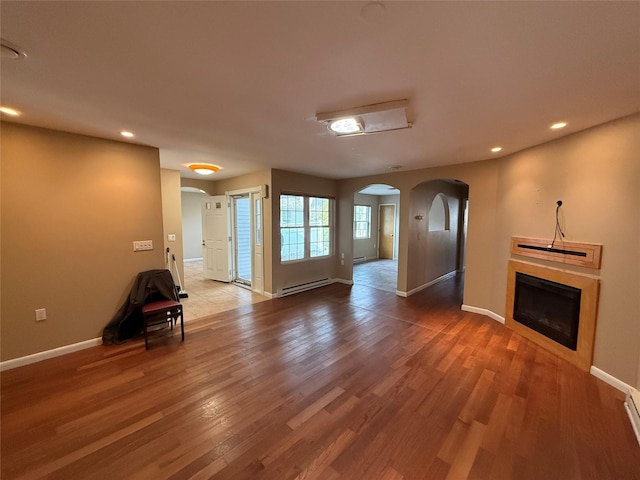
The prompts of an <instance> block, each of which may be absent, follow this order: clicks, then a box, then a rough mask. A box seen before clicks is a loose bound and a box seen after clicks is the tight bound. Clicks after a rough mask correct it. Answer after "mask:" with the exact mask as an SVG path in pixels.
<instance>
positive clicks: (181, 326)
mask: <svg viewBox="0 0 640 480" xmlns="http://www.w3.org/2000/svg"><path fill="white" fill-rule="evenodd" d="M180 331H181V332H182V341H183V342H184V317H183V314H182V308H181V309H180Z"/></svg>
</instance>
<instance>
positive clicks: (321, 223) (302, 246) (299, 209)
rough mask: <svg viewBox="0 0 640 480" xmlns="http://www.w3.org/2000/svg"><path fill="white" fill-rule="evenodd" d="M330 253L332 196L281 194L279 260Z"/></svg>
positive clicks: (286, 260)
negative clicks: (329, 197)
mask: <svg viewBox="0 0 640 480" xmlns="http://www.w3.org/2000/svg"><path fill="white" fill-rule="evenodd" d="M328 255H331V208H330V199H328V198H319V197H307V196H305V195H280V260H281V261H282V262H290V261H292V260H302V259H305V258H315V257H326V256H328Z"/></svg>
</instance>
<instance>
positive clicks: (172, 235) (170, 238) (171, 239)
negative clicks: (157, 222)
mask: <svg viewBox="0 0 640 480" xmlns="http://www.w3.org/2000/svg"><path fill="white" fill-rule="evenodd" d="M167 241H169V242H175V241H176V234H175V233H170V234H169V235H167Z"/></svg>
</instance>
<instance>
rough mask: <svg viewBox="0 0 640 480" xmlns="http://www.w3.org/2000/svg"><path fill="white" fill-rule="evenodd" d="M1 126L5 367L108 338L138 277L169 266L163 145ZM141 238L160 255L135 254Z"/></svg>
mask: <svg viewBox="0 0 640 480" xmlns="http://www.w3.org/2000/svg"><path fill="white" fill-rule="evenodd" d="M1 129H2V130H1V131H2V149H1V158H2V167H1V168H2V175H1V181H2V192H1V195H2V201H1V205H2V215H1V218H2V229H1V232H2V239H1V245H2V250H1V252H0V256H1V260H0V262H1V264H2V279H1V285H0V289H1V290H2V307H1V312H2V325H1V332H2V340H1V342H2V343H1V348H2V352H1V356H0V358H1V359H2V361H5V360H9V359H14V358H18V357H22V356H26V355H30V354H33V353H37V352H42V351H45V350H50V349H54V348H57V347H61V346H65V345H70V344H74V343H79V342H82V341H86V340H90V339H94V338H96V337H100V336H101V335H102V329H103V328H104V326H105V325H106V324H107V323H108V322H109V321H110V320H111V318H112V317H113V315H114V313H115V312H116V311H117V310H118V308H119V307H120V306H121V304H122V302H123V301H124V299H125V298H126V296H127V295H128V293H129V289H130V287H131V285H132V283H133V280H134V278H135V276H136V274H137V273H138V272H140V271H144V270H149V269H152V268H162V267H163V265H164V256H163V252H162V245H163V234H162V199H161V192H160V162H159V154H158V150H157V149H155V148H150V147H142V146H137V145H132V144H128V143H123V142H116V141H110V140H103V139H98V138H93V137H87V136H82V135H75V134H70V133H63V132H58V131H54V130H47V129H42V128H34V127H29V126H24V125H19V124H13V123H2V124H1ZM134 240H152V241H153V243H154V247H155V249H154V250H151V251H144V252H134V251H133V243H132V242H133V241H134ZM37 308H46V310H47V319H46V320H45V321H43V322H36V321H35V315H34V310H35V309H37Z"/></svg>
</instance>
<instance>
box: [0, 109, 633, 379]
mask: <svg viewBox="0 0 640 480" xmlns="http://www.w3.org/2000/svg"><path fill="white" fill-rule="evenodd" d="M2 134H3V135H2V172H1V175H0V178H1V182H2V197H1V200H0V204H1V207H2V225H1V235H2V238H1V240H2V244H1V245H2V251H1V252H0V254H1V255H2V261H1V265H2V289H1V290H2V356H1V358H2V359H9V358H15V357H18V356H22V355H27V354H30V353H34V352H39V351H43V350H47V349H51V348H55V347H57V346H61V345H67V344H71V343H74V342H79V341H82V340H86V339H90V338H95V337H97V336H99V335H100V333H101V331H102V327H103V326H104V325H105V324H106V323H107V322H108V321H109V319H110V318H111V316H112V315H113V313H114V312H115V310H116V309H117V308H118V307H119V305H120V303H121V302H122V300H123V298H124V297H125V295H126V294H127V292H128V289H129V287H130V285H131V282H132V281H133V278H134V276H135V274H136V273H137V272H139V271H142V270H146V269H149V268H160V267H162V266H163V265H164V254H163V253H164V252H163V251H161V250H160V249H159V248H156V249H155V250H153V251H151V252H139V253H134V252H133V249H132V244H131V242H132V241H133V240H147V239H151V240H153V241H154V244H155V245H164V238H166V237H164V238H163V231H162V230H163V221H162V199H161V190H160V185H161V183H162V182H161V177H160V168H159V161H158V152H157V150H156V149H152V148H147V147H140V146H134V145H130V144H126V143H121V142H113V141H107V140H100V139H95V138H90V137H83V136H78V135H72V134H66V133H61V132H54V131H50V130H44V129H37V128H30V127H24V126H19V125H14V124H6V125H5V124H3V125H2ZM638 158H640V115H635V116H632V117H628V118H624V119H620V120H617V121H614V122H611V123H608V124H605V125H601V126H598V127H594V128H592V129H590V130H587V131H584V132H581V133H577V134H574V135H571V136H568V137H564V138H562V139H559V140H557V141H555V142H551V143H548V144H545V145H541V146H538V147H534V148H531V149H528V150H525V151H522V152H519V153H517V154H514V155H511V156H507V157H504V158H501V159H494V160H487V161H479V162H474V163H467V164H460V165H452V166H445V167H436V168H429V169H422V170H414V171H407V172H394V173H390V174H385V175H376V176H368V177H361V178H354V179H347V180H340V181H335V180H329V179H324V178H319V177H313V176H308V175H300V174H295V173H291V172H284V171H281V170H273V171H272V172H268V171H265V172H259V173H257V174H251V175H248V176H244V177H245V178H242V177H239V178H238V179H232V180H226V181H218V182H210V183H211V184H213V187H214V189H215V191H213V192H211V193H224V191H227V190H236V189H240V188H248V187H252V186H256V185H260V184H267V185H270V191H269V198H268V199H267V200H266V201H265V205H264V220H265V235H264V237H265V291H267V292H271V293H275V292H277V290H278V289H279V288H282V287H285V286H288V285H292V284H297V283H300V282H303V281H309V280H314V279H316V278H321V277H333V278H342V279H345V280H350V279H351V278H352V264H351V262H348V261H347V262H345V265H344V266H341V265H340V263H339V261H338V259H339V258H340V254H341V253H344V255H345V259H349V258H353V203H354V193H355V192H357V191H359V190H361V189H362V188H364V187H365V186H367V185H369V184H372V183H382V184H389V185H391V186H394V187H396V188H398V189H399V190H400V192H401V194H400V226H399V235H398V236H399V240H398V242H399V255H398V289H399V290H401V291H408V279H409V275H408V272H409V267H408V258H409V247H410V228H409V222H410V218H411V211H412V210H411V208H412V207H411V202H410V198H411V196H410V192H411V190H412V189H413V188H414V187H416V186H417V185H419V184H421V183H422V182H425V181H429V180H437V179H459V180H461V181H462V182H464V183H466V184H467V185H468V186H469V224H468V238H467V256H466V274H465V290H464V300H463V301H464V303H465V304H466V305H469V306H473V307H478V308H483V309H487V310H489V311H492V312H495V313H496V314H499V315H504V311H505V305H504V303H505V292H506V265H507V260H508V258H509V247H508V245H509V239H510V237H511V236H512V235H526V236H533V237H543V238H549V237H550V236H552V235H553V227H554V222H555V218H554V212H555V202H556V201H557V200H562V201H563V202H564V205H563V207H562V209H561V221H562V223H563V227H564V229H565V232H566V234H567V239H568V240H576V241H585V242H593V243H602V244H603V245H604V255H603V263H602V269H601V270H600V271H599V272H597V271H596V272H588V273H589V274H595V275H597V276H599V278H600V279H601V285H602V288H601V295H600V307H599V316H598V326H597V333H596V345H595V358H594V365H595V366H596V367H598V368H600V369H602V370H604V371H605V372H607V373H609V374H611V375H613V376H614V377H617V378H619V379H620V380H622V381H624V382H627V383H630V384H633V385H636V386H638V385H640V371H639V370H640V322H639V320H640V295H639V292H640V278H639V277H640V275H639V274H640V255H639V253H638V246H639V243H640V242H639V239H640V220H639V214H638V212H639V211H640V171H639V168H640V167H639V166H640V162H639V161H638ZM169 177H172V175H169ZM169 180H170V183H171V184H175V183H176V182H175V181H174V180H175V179H173V178H170V179H169ZM184 180H187V179H183V181H182V182H183V184H184ZM270 182H271V183H270ZM207 185H208V186H209V183H208V184H207ZM174 187H175V185H174V186H172V187H171V188H172V189H173V188H174ZM208 191H210V190H208ZM281 192H291V193H306V194H319V195H328V196H335V197H336V199H337V200H338V202H337V205H336V218H335V221H336V225H337V227H338V228H337V233H336V245H335V253H336V255H335V256H334V257H332V258H331V259H322V260H313V261H307V262H299V263H292V264H285V265H281V264H280V262H279V257H280V255H279V249H280V245H279V236H278V235H277V232H278V228H279V226H278V223H279V208H278V207H279V205H278V198H279V195H280V193H281ZM168 228H173V227H171V226H170V227H168ZM271 240H273V242H271ZM268 242H269V243H268ZM270 268H272V271H271V270H270ZM567 268H568V269H569V268H570V267H567ZM572 270H577V271H578V272H582V273H587V271H586V270H581V269H572ZM42 307H45V308H47V310H48V313H49V319H48V320H47V321H45V322H43V323H36V322H35V321H34V310H35V309H36V308H42Z"/></svg>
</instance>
